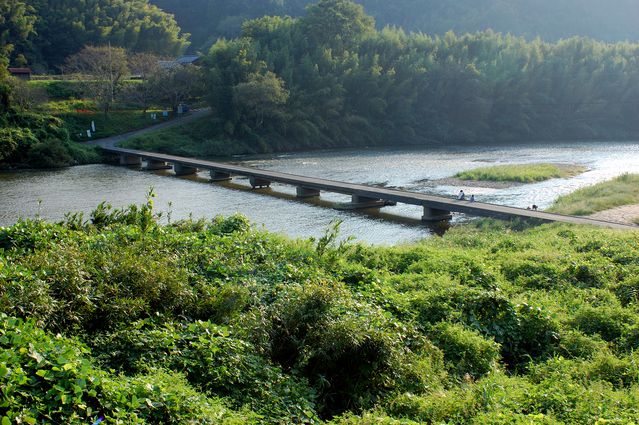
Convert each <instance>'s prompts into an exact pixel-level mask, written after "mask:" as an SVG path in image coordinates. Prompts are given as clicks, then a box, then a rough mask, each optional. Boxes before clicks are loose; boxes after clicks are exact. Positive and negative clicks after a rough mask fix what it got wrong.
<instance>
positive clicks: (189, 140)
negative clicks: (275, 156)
mask: <svg viewBox="0 0 639 425" xmlns="http://www.w3.org/2000/svg"><path fill="white" fill-rule="evenodd" d="M222 133H223V131H222V129H221V126H220V124H219V123H218V122H217V121H216V120H215V119H212V118H210V117H206V118H200V119H198V120H195V121H192V122H190V123H188V124H183V125H178V126H175V127H171V128H168V129H165V130H161V131H158V132H153V133H152V134H145V135H142V136H138V137H136V138H133V139H131V140H128V141H126V142H124V143H123V144H122V145H121V146H122V147H127V148H132V149H141V150H150V151H154V152H161V153H167V154H172V155H181V156H189V157H195V158H214V157H227V156H232V155H242V154H252V153H256V151H255V150H254V149H251V147H250V146H249V145H248V144H247V143H246V142H243V141H238V140H230V139H228V138H227V137H226V136H224V135H223V134H222Z"/></svg>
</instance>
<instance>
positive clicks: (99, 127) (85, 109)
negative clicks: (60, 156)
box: [38, 99, 172, 142]
mask: <svg viewBox="0 0 639 425" xmlns="http://www.w3.org/2000/svg"><path fill="white" fill-rule="evenodd" d="M38 110H40V111H42V112H45V113H47V114H51V115H54V116H56V117H58V118H60V119H62V120H63V121H64V123H65V127H66V128H67V130H69V135H70V137H71V140H73V141H76V142H82V141H86V140H88V137H87V134H86V131H87V130H88V129H90V128H91V121H95V126H96V132H95V134H94V137H93V138H103V137H110V136H114V135H117V134H122V133H128V132H130V131H134V130H139V129H142V128H146V127H149V126H152V125H155V124H159V123H161V122H163V121H164V120H166V118H162V116H161V115H162V114H161V111H160V110H157V109H149V110H148V111H147V112H146V114H143V111H142V110H141V109H132V108H120V109H115V110H113V111H111V112H109V114H108V115H107V116H105V115H104V114H103V113H102V112H100V111H99V110H98V109H97V107H96V105H95V102H93V101H90V100H85V99H65V100H50V101H48V102H45V103H42V104H41V105H39V107H38ZM152 112H156V113H157V114H158V119H157V120H156V121H153V120H152V119H151V116H150V114H151V113H152ZM171 115H172V113H171V112H170V113H169V119H170V118H171Z"/></svg>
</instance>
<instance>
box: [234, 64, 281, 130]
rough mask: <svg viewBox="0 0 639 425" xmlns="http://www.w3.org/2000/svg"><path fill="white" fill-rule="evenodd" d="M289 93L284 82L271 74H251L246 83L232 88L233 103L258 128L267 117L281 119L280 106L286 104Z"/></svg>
mask: <svg viewBox="0 0 639 425" xmlns="http://www.w3.org/2000/svg"><path fill="white" fill-rule="evenodd" d="M288 98H289V92H288V90H286V89H285V88H284V81H283V80H282V79H281V78H278V76H277V75H275V74H274V73H273V72H270V71H269V72H267V73H266V74H264V75H262V74H259V73H252V74H250V75H249V76H248V81H246V82H243V83H240V84H238V85H236V86H235V87H234V88H233V102H234V103H235V106H236V107H237V108H238V109H239V110H240V111H242V113H243V114H245V115H246V117H247V118H248V119H250V120H252V121H253V123H254V125H255V127H254V128H256V129H258V128H260V127H261V126H262V124H263V123H264V119H265V118H267V117H272V118H276V117H281V116H282V109H281V108H280V107H281V106H282V105H284V104H286V101H287V100H288Z"/></svg>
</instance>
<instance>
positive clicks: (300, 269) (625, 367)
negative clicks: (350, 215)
mask: <svg viewBox="0 0 639 425" xmlns="http://www.w3.org/2000/svg"><path fill="white" fill-rule="evenodd" d="M169 221H170V220H169ZM517 228H519V230H516V229H517ZM637 258H639V233H637V232H616V231H611V230H602V229H594V228H578V227H570V226H566V225H544V226H541V227H533V228H525V227H522V226H521V225H519V224H513V225H506V224H503V223H497V222H492V221H482V222H480V223H478V224H477V225H476V226H467V227H460V228H456V229H453V230H452V231H451V232H449V233H448V234H446V236H444V237H443V238H433V239H429V240H426V241H424V242H423V243H420V244H418V245H413V246H404V247H392V248H376V247H367V246H363V245H351V244H349V243H336V240H335V232H334V229H333V230H330V231H328V232H327V234H326V236H325V237H322V238H320V239H318V240H308V241H301V240H300V241H290V240H286V239H283V238H282V237H280V236H275V235H272V234H268V233H265V232H262V231H258V230H255V229H253V228H251V226H250V225H249V224H248V223H247V221H246V220H245V219H244V218H242V217H239V216H233V217H229V218H226V219H222V218H216V219H214V220H213V221H208V222H207V221H182V222H177V223H170V224H168V225H160V224H158V222H157V215H156V214H155V213H154V212H153V210H152V202H151V201H149V202H148V203H147V204H146V205H142V206H132V207H129V208H125V209H122V210H113V209H111V208H109V207H108V206H106V205H101V206H99V207H98V208H97V209H96V210H95V211H94V212H93V213H92V214H91V216H90V217H88V218H84V217H83V216H82V215H80V214H72V215H68V216H67V219H66V220H65V221H64V222H63V223H59V224H48V223H45V222H42V221H21V222H18V223H17V224H15V225H14V226H11V227H8V228H1V229H0V314H2V316H0V385H2V388H3V405H2V407H0V416H3V417H6V419H4V418H3V419H2V420H3V421H5V422H6V421H9V423H13V422H17V421H21V422H24V423H35V422H42V421H55V422H57V423H91V421H93V420H95V419H97V418H98V417H99V416H105V418H106V419H107V421H109V422H115V421H117V420H119V421H121V423H149V424H151V423H225V424H239V423H248V424H251V423H265V424H266V423H268V424H271V423H322V422H327V421H328V423H331V424H360V423H370V424H373V423H387V424H396V423H397V424H399V423H402V424H413V423H415V424H416V423H468V424H485V423H492V424H506V423H522V424H523V423H539V424H554V423H564V424H583V423H597V422H599V423H632V421H634V420H635V419H636V417H637V415H639V402H638V401H637V400H639V398H638V395H639V374H638V373H637V367H636V364H637V361H638V358H637V354H636V352H637V348H638V347H639V339H638V338H637V335H639V332H638V329H639V310H638V309H637V296H638V294H639V280H638V279H637V276H639V262H638V261H637ZM567 259H569V260H567Z"/></svg>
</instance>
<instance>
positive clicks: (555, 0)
mask: <svg viewBox="0 0 639 425" xmlns="http://www.w3.org/2000/svg"><path fill="white" fill-rule="evenodd" d="M151 2H152V3H153V4H156V5H158V6H159V7H161V8H162V9H163V10H166V11H167V12H170V13H173V14H175V16H176V19H177V21H178V23H179V24H180V26H182V28H183V29H184V30H185V31H187V32H189V33H192V34H193V45H194V47H196V48H207V47H208V46H210V45H211V44H212V43H213V42H215V40H216V39H217V38H218V37H227V38H229V37H235V36H237V35H239V33H240V29H241V26H242V22H243V21H245V20H246V19H253V18H258V17H261V16H265V15H278V16H286V15H288V16H303V15H304V14H305V7H306V6H307V5H309V4H311V3H314V0H151ZM358 3H360V4H361V5H363V6H364V8H365V9H366V12H367V13H369V14H371V15H372V16H373V17H374V18H375V19H376V21H377V24H378V27H379V28H383V27H384V26H387V25H390V26H398V27H402V28H404V29H405V30H407V31H415V32H424V33H427V34H431V35H434V34H440V35H443V34H445V33H446V32H447V31H449V30H453V31H455V32H459V33H465V32H477V31H484V30H487V29H492V30H494V31H496V32H505V33H512V34H514V35H521V36H525V37H527V38H528V39H529V40H532V39H534V38H535V37H537V36H539V37H541V38H542V39H544V40H547V41H556V40H558V39H560V38H568V37H572V36H587V37H592V38H595V39H598V40H602V41H611V42H614V41H624V40H639V27H638V26H637V25H636V20H637V18H636V17H637V16H639V3H637V2H636V1H634V0H608V1H601V0H535V1H529V0H393V1H388V0H359V1H358Z"/></svg>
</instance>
